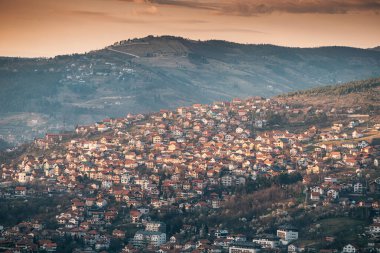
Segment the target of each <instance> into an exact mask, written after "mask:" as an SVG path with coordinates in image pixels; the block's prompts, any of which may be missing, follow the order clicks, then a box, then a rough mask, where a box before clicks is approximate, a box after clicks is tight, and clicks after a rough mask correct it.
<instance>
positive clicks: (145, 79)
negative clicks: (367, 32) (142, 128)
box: [0, 36, 380, 142]
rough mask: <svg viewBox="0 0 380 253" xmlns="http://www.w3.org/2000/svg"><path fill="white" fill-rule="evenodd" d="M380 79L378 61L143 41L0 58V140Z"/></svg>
mask: <svg viewBox="0 0 380 253" xmlns="http://www.w3.org/2000/svg"><path fill="white" fill-rule="evenodd" d="M379 75H380V52H375V51H373V50H364V49H357V48H347V47H322V48H285V47H278V46H273V45H242V44H236V43H230V42H225V41H204V42H201V41H192V40H186V39H183V38H177V37H169V36H164V37H152V36H150V37H147V38H142V39H134V40H128V41H122V42H119V43H115V44H114V45H112V46H109V47H107V48H105V49H102V50H98V51H92V52H89V53H87V54H76V55H67V56H57V57H55V58H52V59H40V58H39V59H22V58H0V100H1V101H2V106H1V107H0V118H1V121H0V137H1V136H2V137H3V138H4V139H5V140H7V141H12V142H18V141H19V142H22V141H24V140H28V139H32V138H34V137H35V136H38V135H41V134H43V133H45V132H49V131H60V130H63V129H64V128H69V129H72V127H73V126H74V125H75V124H77V123H82V124H88V123H92V122H95V121H98V120H101V119H103V118H105V117H118V116H124V115H126V114H127V113H129V112H132V113H136V112H149V111H154V110H159V109H161V108H175V107H178V106H184V105H189V104H193V103H210V102H212V101H215V100H228V99H231V98H233V97H242V98H244V97H247V96H253V95H259V96H266V97H269V96H273V95H278V94H281V93H283V92H290V91H295V90H299V89H305V88H311V87H315V86H320V85H322V84H331V83H341V82H346V81H349V80H358V79H364V78H370V77H375V76H379Z"/></svg>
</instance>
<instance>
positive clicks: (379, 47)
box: [371, 46, 380, 51]
mask: <svg viewBox="0 0 380 253" xmlns="http://www.w3.org/2000/svg"><path fill="white" fill-rule="evenodd" d="M371 50H375V51H380V46H378V47H374V48H371Z"/></svg>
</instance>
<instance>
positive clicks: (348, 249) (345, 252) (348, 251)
mask: <svg viewBox="0 0 380 253" xmlns="http://www.w3.org/2000/svg"><path fill="white" fill-rule="evenodd" d="M358 250H359V248H358V247H357V246H354V245H352V244H347V245H346V246H344V247H343V249H342V253H355V252H357V251H358Z"/></svg>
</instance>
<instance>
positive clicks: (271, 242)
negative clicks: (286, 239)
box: [252, 235, 280, 249]
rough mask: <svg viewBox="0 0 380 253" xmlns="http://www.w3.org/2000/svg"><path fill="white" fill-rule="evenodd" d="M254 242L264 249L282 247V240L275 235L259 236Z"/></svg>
mask: <svg viewBox="0 0 380 253" xmlns="http://www.w3.org/2000/svg"><path fill="white" fill-rule="evenodd" d="M252 242H254V243H257V244H259V245H261V246H262V247H263V248H267V249H274V248H277V247H278V246H280V238H279V237H277V236H274V235H261V236H257V237H256V238H254V239H253V240H252Z"/></svg>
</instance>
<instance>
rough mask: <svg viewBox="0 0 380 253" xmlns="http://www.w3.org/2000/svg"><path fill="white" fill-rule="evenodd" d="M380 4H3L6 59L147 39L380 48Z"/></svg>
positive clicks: (149, 0) (2, 0)
mask: <svg viewBox="0 0 380 253" xmlns="http://www.w3.org/2000/svg"><path fill="white" fill-rule="evenodd" d="M379 27H380V0H257V1H256V0H0V55H2V56H27V57H32V56H54V55H58V54H66V53H80V52H86V51H89V50H92V49H99V48H102V47H104V46H107V45H109V44H112V43H114V42H116V41H120V40H124V39H128V38H136V37H145V36H147V35H176V36H183V37H186V38H191V39H201V40H207V39H223V40H229V41H235V42H241V43H270V44H276V45H284V46H295V47H315V46H324V45H344V46H353V47H362V48H368V47H374V46H378V45H380V28H379Z"/></svg>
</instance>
